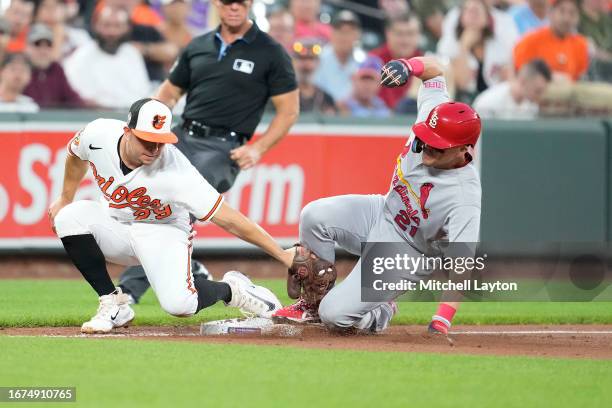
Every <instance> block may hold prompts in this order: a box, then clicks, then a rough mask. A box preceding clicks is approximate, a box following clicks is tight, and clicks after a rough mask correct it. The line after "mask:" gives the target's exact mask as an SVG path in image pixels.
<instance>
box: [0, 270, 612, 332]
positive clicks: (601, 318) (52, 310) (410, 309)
mask: <svg viewBox="0 0 612 408" xmlns="http://www.w3.org/2000/svg"><path fill="white" fill-rule="evenodd" d="M259 283H261V284H263V285H266V286H267V287H269V288H271V289H272V290H273V291H274V292H275V293H276V294H277V295H278V296H279V298H280V299H281V301H282V302H283V304H287V303H288V302H289V299H288V297H287V295H286V291H285V281H284V280H270V281H261V282H259ZM0 294H1V295H0V326H5V327H6V326H79V325H81V323H82V322H83V321H85V320H88V319H89V318H90V317H91V316H92V315H93V314H94V313H95V311H96V307H97V299H96V296H95V293H94V292H93V291H92V289H91V288H90V287H89V286H88V285H87V284H86V283H85V282H84V281H80V280H48V281H47V280H0ZM399 306H400V313H399V314H398V315H397V316H396V318H395V319H394V321H393V323H394V324H425V323H427V322H428V321H429V319H430V317H431V315H432V314H433V312H434V311H435V308H436V304H432V303H425V302H413V303H407V302H405V303H401V304H400V305H399ZM611 306H612V305H611V304H610V303H607V302H591V303H589V302H583V303H551V302H549V303H545V302H539V303H535V302H530V303H527V302H526V303H519V302H508V303H465V304H463V305H462V306H461V309H460V311H459V313H458V314H457V318H456V320H455V322H456V324H528V323H533V324H538V323H541V324H570V323H575V324H580V323H612V307H611ZM134 309H135V311H136V320H135V322H134V323H135V324H137V325H176V324H194V323H197V322H201V321H206V320H217V319H224V318H228V317H235V316H239V312H237V311H236V310H234V309H231V308H226V307H225V306H223V305H222V304H217V305H215V306H213V307H211V308H208V309H205V310H203V311H201V312H200V313H199V314H198V315H196V316H194V317H191V318H188V319H179V318H176V317H173V316H170V315H168V314H166V313H165V312H164V311H163V310H162V309H161V308H160V307H159V304H158V303H157V300H156V298H155V295H154V294H153V292H152V291H149V292H147V294H146V295H145V297H144V298H143V299H142V301H141V303H140V304H138V305H136V306H135V307H134Z"/></svg>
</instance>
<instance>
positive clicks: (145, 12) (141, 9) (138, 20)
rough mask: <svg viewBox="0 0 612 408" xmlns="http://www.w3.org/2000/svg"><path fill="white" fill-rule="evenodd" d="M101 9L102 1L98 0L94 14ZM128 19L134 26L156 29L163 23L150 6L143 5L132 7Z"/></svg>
mask: <svg viewBox="0 0 612 408" xmlns="http://www.w3.org/2000/svg"><path fill="white" fill-rule="evenodd" d="M103 7H104V0H99V1H98V4H96V8H95V11H94V13H99V12H100V10H102V8H103ZM130 19H131V20H132V23H134V24H140V25H148V26H153V27H156V28H157V27H159V26H160V25H161V23H162V22H163V19H162V18H161V17H160V15H159V14H157V12H156V11H155V10H153V9H152V8H151V7H150V6H148V5H146V4H144V3H141V4H139V5H137V6H136V7H134V9H133V10H132V15H131V16H130Z"/></svg>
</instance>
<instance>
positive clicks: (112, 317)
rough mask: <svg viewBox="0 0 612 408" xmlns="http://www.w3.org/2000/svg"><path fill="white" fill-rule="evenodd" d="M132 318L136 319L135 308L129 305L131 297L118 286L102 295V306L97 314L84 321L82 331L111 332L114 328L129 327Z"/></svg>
mask: <svg viewBox="0 0 612 408" xmlns="http://www.w3.org/2000/svg"><path fill="white" fill-rule="evenodd" d="M132 320H134V310H132V308H131V307H130V305H129V297H128V295H126V294H125V293H122V292H121V289H120V288H117V289H116V291H115V292H114V293H111V294H110V295H105V296H100V306H98V311H97V312H96V315H95V316H94V317H92V318H91V320H89V321H87V322H85V323H83V325H82V326H81V332H82V333H87V334H94V333H100V334H105V333H110V332H111V331H112V330H113V329H114V328H117V327H128V325H129V324H130V323H131V322H132Z"/></svg>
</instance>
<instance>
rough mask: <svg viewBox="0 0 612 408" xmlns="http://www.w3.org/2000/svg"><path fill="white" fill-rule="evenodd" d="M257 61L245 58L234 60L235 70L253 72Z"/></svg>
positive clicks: (246, 72)
mask: <svg viewBox="0 0 612 408" xmlns="http://www.w3.org/2000/svg"><path fill="white" fill-rule="evenodd" d="M254 67H255V63H254V62H253V61H247V60H243V59H237V60H235V61H234V71H240V72H244V73H245V74H251V73H253V68H254Z"/></svg>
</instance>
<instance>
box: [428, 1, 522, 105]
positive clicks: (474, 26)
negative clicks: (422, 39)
mask: <svg viewBox="0 0 612 408" xmlns="http://www.w3.org/2000/svg"><path fill="white" fill-rule="evenodd" d="M493 22H494V19H493V15H492V14H491V11H490V9H489V8H488V7H487V5H486V3H485V2H484V1H483V0H466V1H465V3H463V5H462V7H461V10H460V18H459V20H458V22H457V27H456V29H455V31H454V32H452V33H450V34H448V33H445V34H444V36H443V37H442V39H441V40H440V43H439V44H438V53H439V54H441V55H443V56H445V57H447V58H449V59H450V61H451V67H452V69H453V75H454V82H455V86H456V88H457V95H456V97H455V99H457V100H461V101H466V102H470V101H471V100H472V99H473V98H474V97H475V96H476V95H477V94H478V93H480V92H482V91H484V90H485V89H487V88H488V87H489V86H491V85H495V84H497V83H499V82H502V81H504V80H506V79H507V78H509V76H510V72H511V69H512V43H511V42H509V41H510V39H508V38H507V37H505V35H503V34H500V35H496V33H495V25H494V23H493ZM513 24H514V23H513Z"/></svg>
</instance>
